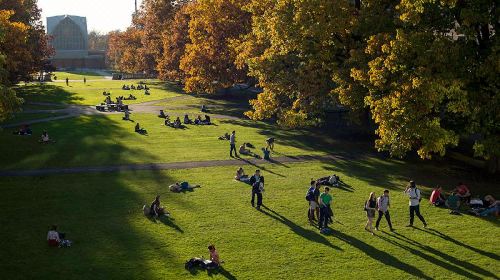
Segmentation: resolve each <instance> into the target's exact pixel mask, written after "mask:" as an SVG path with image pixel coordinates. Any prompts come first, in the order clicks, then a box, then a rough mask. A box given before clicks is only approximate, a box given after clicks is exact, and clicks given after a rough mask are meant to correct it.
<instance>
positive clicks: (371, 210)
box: [365, 192, 377, 235]
mask: <svg viewBox="0 0 500 280" xmlns="http://www.w3.org/2000/svg"><path fill="white" fill-rule="evenodd" d="M376 207H377V200H376V199H375V193H374V192H371V193H370V197H369V198H368V200H367V201H366V202H365V211H366V217H367V218H368V220H367V221H366V225H365V229H366V230H367V231H369V232H371V234H372V235H374V233H373V219H374V218H375V210H376V209H375V208H376Z"/></svg>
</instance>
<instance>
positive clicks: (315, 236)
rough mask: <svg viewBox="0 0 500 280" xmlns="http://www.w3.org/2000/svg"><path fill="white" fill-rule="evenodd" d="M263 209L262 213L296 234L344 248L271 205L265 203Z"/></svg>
mask: <svg viewBox="0 0 500 280" xmlns="http://www.w3.org/2000/svg"><path fill="white" fill-rule="evenodd" d="M262 209H263V210H262V211H261V213H263V214H264V215H266V216H268V217H270V218H272V219H274V220H276V221H278V222H280V223H282V224H283V225H285V226H287V227H289V228H290V230H292V231H293V232H294V233H295V234H297V235H299V236H301V237H303V238H305V239H307V240H309V241H312V242H316V243H319V244H322V245H325V246H328V247H330V248H332V249H335V250H339V251H342V248H340V247H338V246H335V245H333V244H332V243H331V242H330V241H329V240H328V239H327V238H326V237H324V236H323V235H321V234H319V233H317V232H316V231H313V230H310V229H305V228H303V227H301V226H299V225H297V224H296V223H294V222H292V221H290V220H289V219H288V218H286V217H285V216H283V215H281V214H279V213H277V212H276V211H274V210H272V209H270V208H269V207H267V206H265V205H262Z"/></svg>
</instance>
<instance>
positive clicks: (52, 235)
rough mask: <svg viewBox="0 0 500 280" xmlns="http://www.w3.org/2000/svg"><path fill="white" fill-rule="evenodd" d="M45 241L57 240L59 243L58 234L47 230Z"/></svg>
mask: <svg viewBox="0 0 500 280" xmlns="http://www.w3.org/2000/svg"><path fill="white" fill-rule="evenodd" d="M47 240H57V241H58V242H59V233H58V232H57V231H55V230H49V232H48V233H47Z"/></svg>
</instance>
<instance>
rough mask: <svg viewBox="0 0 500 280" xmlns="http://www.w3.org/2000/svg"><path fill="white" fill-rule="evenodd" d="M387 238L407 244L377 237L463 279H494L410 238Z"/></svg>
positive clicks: (398, 234)
mask: <svg viewBox="0 0 500 280" xmlns="http://www.w3.org/2000/svg"><path fill="white" fill-rule="evenodd" d="M422 231H423V230H422ZM388 236H390V237H393V238H395V239H397V240H399V241H401V242H404V243H408V245H405V244H403V243H401V242H396V241H394V240H391V239H388V238H386V237H384V236H379V238H381V239H383V240H385V241H387V242H389V243H391V244H393V245H396V246H398V247H400V248H403V249H405V250H407V251H408V252H410V253H412V254H414V255H416V256H419V257H421V258H423V259H425V260H428V261H430V262H431V263H433V264H436V265H439V266H441V267H443V268H444V269H447V270H449V271H452V272H455V273H458V274H460V275H462V276H464V277H467V278H468V279H483V277H491V278H496V275H495V274H493V273H491V272H489V271H487V270H485V269H483V268H481V267H479V266H476V265H474V264H472V263H470V262H467V261H463V260H459V259H457V258H455V257H453V256H451V255H449V254H447V253H445V252H442V251H440V250H436V249H434V248H432V247H430V246H427V245H423V244H421V243H419V242H417V241H414V240H412V239H410V238H408V237H406V236H404V235H402V234H400V233H396V232H395V233H392V234H388ZM409 245H412V246H415V247H417V248H419V249H421V250H422V251H425V252H427V253H424V252H422V251H419V250H417V249H415V248H412V247H410V246H409ZM429 253H430V254H433V255H435V256H438V257H440V258H441V259H443V260H445V261H443V260H440V259H437V258H436V257H434V256H431V255H429ZM448 262H449V263H448ZM470 272H474V273H477V274H481V275H482V276H481V277H478V276H476V275H474V274H472V273H470Z"/></svg>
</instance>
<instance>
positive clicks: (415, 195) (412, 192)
mask: <svg viewBox="0 0 500 280" xmlns="http://www.w3.org/2000/svg"><path fill="white" fill-rule="evenodd" d="M405 193H406V194H407V195H408V197H409V198H410V201H409V205H410V206H417V205H419V204H420V190H419V189H417V188H409V189H408V190H407V191H406V192H405Z"/></svg>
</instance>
